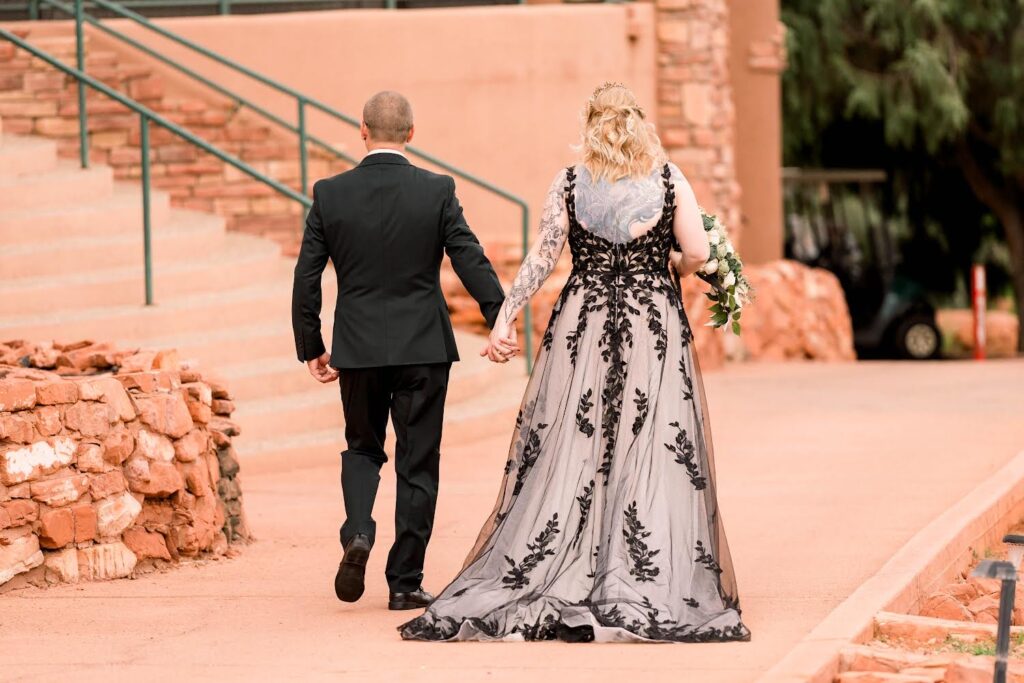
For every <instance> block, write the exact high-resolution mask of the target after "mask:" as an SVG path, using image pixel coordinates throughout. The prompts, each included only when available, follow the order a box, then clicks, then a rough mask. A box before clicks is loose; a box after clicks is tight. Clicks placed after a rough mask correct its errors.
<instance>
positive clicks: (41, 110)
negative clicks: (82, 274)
mask: <svg viewBox="0 0 1024 683" xmlns="http://www.w3.org/2000/svg"><path fill="white" fill-rule="evenodd" d="M22 33H26V39H27V40H28V41H29V42H31V43H32V44H33V45H35V46H36V47H39V48H40V49H42V50H45V51H46V52H47V53H49V54H51V55H53V56H55V57H57V58H59V59H61V60H62V61H63V62H64V63H66V64H74V63H75V37H74V34H73V32H72V30H71V29H70V28H65V29H64V30H59V29H58V28H55V27H53V26H44V27H42V28H40V29H32V30H30V31H22ZM85 70H86V72H87V73H88V74H89V75H90V76H92V77H93V78H96V79H98V80H100V81H102V82H103V83H104V84H106V85H108V86H109V87H111V88H113V89H114V90H117V91H118V92H121V93H123V94H125V95H127V96H128V97H131V98H132V99H134V100H136V101H138V102H139V103H141V104H144V105H145V106H147V107H149V108H150V109H153V110H154V111H157V112H159V113H161V114H163V115H164V116H166V117H167V118H169V119H171V120H172V121H174V122H175V123H177V124H178V125H181V126H183V127H185V128H187V129H188V130H189V131H190V132H192V133H193V134H195V135H197V136H198V137H200V138H202V139H203V140H205V141H207V142H209V143H212V144H215V145H216V146H218V147H219V148H221V149H222V150H224V151H226V152H228V153H230V154H233V155H235V156H237V157H238V158H240V159H242V160H243V161H245V162H246V163H247V164H249V165H250V166H252V167H253V168H254V169H255V170H257V171H259V172H260V173H263V174H265V175H267V176H269V177H271V178H273V179H275V180H277V181H279V182H281V183H284V184H285V185H288V186H290V187H292V188H293V189H298V187H299V184H300V182H299V176H300V174H299V162H298V156H299V149H298V138H297V137H296V136H295V135H294V134H292V133H288V132H287V131H286V130H285V129H284V128H282V127H279V126H276V125H274V124H272V123H270V122H268V121H267V120H265V119H263V118H261V117H259V116H258V115H256V114H254V113H252V112H249V111H248V110H244V109H243V110H240V109H239V108H238V107H237V105H236V104H235V103H234V102H232V101H229V100H228V99H226V98H224V97H222V96H220V95H218V94H217V93H215V92H214V91H212V90H202V89H196V88H189V87H187V86H186V85H184V84H183V81H182V78H181V76H180V75H179V74H178V73H177V72H176V71H173V70H171V69H170V68H169V67H166V66H164V65H162V64H159V63H158V62H154V61H152V60H147V59H145V58H143V57H142V56H140V54H139V53H138V52H135V51H133V50H130V49H128V48H125V47H124V46H123V45H120V44H119V43H117V42H116V41H113V40H112V39H110V38H109V37H106V36H104V35H102V34H99V33H96V32H93V31H88V32H87V34H86V69H85ZM86 110H87V111H88V114H89V118H88V120H89V133H90V135H89V155H90V160H92V161H94V162H96V163H101V164H107V165H109V166H110V167H111V170H112V171H113V174H114V178H115V179H119V180H121V179H128V180H131V179H137V178H139V176H140V174H141V149H140V137H139V121H138V116H137V115H135V114H134V113H133V112H131V111H130V110H128V109H127V108H126V107H124V106H123V105H121V104H120V103H118V102H114V101H112V100H110V99H109V98H108V97H106V96H105V95H103V94H101V93H98V92H96V91H94V90H91V89H89V90H87V91H86ZM0 117H3V118H4V121H5V126H6V129H7V131H8V133H13V134H20V135H36V136H41V137H46V138H49V139H52V140H54V141H56V143H57V152H58V155H59V156H60V157H61V158H67V159H77V158H78V154H79V151H78V145H79V141H78V95H77V83H76V81H75V80H74V79H73V78H71V77H70V76H66V75H64V74H63V73H61V72H59V71H57V70H56V69H54V68H53V67H51V66H50V65H48V64H46V63H45V62H43V61H42V60H39V59H36V58H34V57H31V55H29V54H27V53H25V52H23V51H20V50H17V49H15V46H14V45H13V44H11V43H4V42H0ZM150 142H151V144H152V146H153V155H152V159H151V173H152V178H153V184H154V185H155V186H156V187H158V188H161V189H163V190H164V191H165V192H166V193H167V195H168V196H169V199H170V202H171V205H172V206H174V207H177V208H185V209H197V210H200V211H206V212H209V213H215V214H217V215H220V216H223V217H224V218H225V220H226V222H227V227H228V228H229V229H230V230H233V231H240V232H245V233H248V234H252V235H262V236H268V237H272V238H274V239H275V240H277V241H278V242H279V243H280V244H282V245H284V246H286V247H293V246H294V245H295V244H296V243H297V239H298V235H299V234H300V228H301V224H302V215H301V214H302V208H301V207H300V206H299V205H298V204H297V203H296V202H294V201H292V200H290V199H287V198H286V197H282V196H281V195H279V194H277V193H276V192H275V191H274V190H273V189H271V188H270V187H268V186H266V185H264V184H263V183H261V182H259V181H257V180H254V179H252V178H251V177H249V176H248V175H246V174H244V173H242V172H241V171H238V170H236V169H235V168H233V167H231V166H229V165H228V164H225V163H224V162H222V161H221V160H220V159H217V158H215V157H213V156H211V155H209V154H206V153H204V152H201V151H200V150H199V149H198V148H196V147H194V146H193V145H191V144H189V143H187V142H185V141H184V140H181V139H180V138H178V137H177V136H175V135H174V134H172V133H170V132H169V131H166V130H164V129H162V128H160V127H158V126H153V127H152V128H151V136H150ZM308 151H309V155H310V159H309V174H310V175H309V177H310V178H313V179H315V178H320V177H324V176H327V175H331V174H333V173H337V172H340V171H342V170H345V168H347V167H348V166H347V164H346V163H344V162H342V161H340V160H337V159H334V158H333V157H330V158H329V157H328V156H327V155H326V154H324V153H323V152H322V151H321V150H320V149H319V148H317V147H313V146H311V147H310V148H309V150H308ZM11 153H12V154H14V155H17V152H14V151H12V152H11ZM83 189H84V185H83Z"/></svg>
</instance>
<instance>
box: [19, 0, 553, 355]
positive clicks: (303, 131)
mask: <svg viewBox="0 0 1024 683" xmlns="http://www.w3.org/2000/svg"><path fill="white" fill-rule="evenodd" d="M39 1H40V2H46V3H48V4H50V5H53V6H54V7H56V8H57V9H60V10H61V11H63V12H66V13H69V14H72V15H73V16H74V18H75V35H76V46H77V47H76V50H77V54H78V70H79V71H81V72H83V73H84V71H85V60H84V51H85V48H84V45H85V43H84V38H83V34H82V27H83V24H84V23H88V24H90V25H92V26H94V27H96V28H98V29H100V30H102V31H103V32H105V33H106V34H108V35H110V36H112V37H114V38H116V39H118V40H121V41H122V42H124V43H126V44H128V45H130V46H131V47H134V48H136V49H138V50H140V51H142V52H143V53H145V54H147V55H149V56H150V57H153V58H155V59H157V60H159V61H161V62H162V63H164V64H167V65H169V66H171V67H173V68H175V69H176V70H178V71H180V72H181V73H183V74H185V75H186V76H189V77H191V78H193V79H195V80H197V81H199V82H200V83H202V84H203V85H206V86H207V87H210V88H212V89H213V90H215V91H216V92H218V93H220V94H222V95H224V96H226V97H228V98H230V99H232V100H234V101H235V102H236V103H237V104H238V105H239V106H246V107H249V108H250V109H252V110H253V111H255V112H256V113H258V114H260V115H261V116H263V117H264V118H266V119H268V120H269V121H271V122H273V123H275V124H277V125H279V126H282V127H283V128H285V129H286V130H288V131H290V132H292V133H296V134H297V135H298V138H299V170H300V187H301V189H302V193H303V194H304V195H305V194H308V192H309V187H308V183H309V172H308V158H307V144H306V143H307V142H311V143H313V144H315V145H317V146H318V147H320V148H321V149H323V150H324V151H326V152H328V153H330V154H333V155H335V156H336V157H338V158H340V159H343V160H345V161H347V162H349V163H352V164H355V163H356V160H355V159H354V158H353V157H351V156H349V155H348V154H346V153H345V152H343V151H342V150H340V149H337V148H336V147H334V146H333V145H331V144H330V143H328V142H326V141H324V140H322V139H321V138H319V137H317V136H314V135H310V134H309V132H308V130H307V126H306V111H307V108H313V109H315V110H317V111H320V112H322V113H324V114H327V115H328V116H330V117H332V118H334V119H335V120H338V121H341V122H342V123H345V124H347V125H349V126H353V127H359V126H360V124H361V121H360V120H359V119H357V118H355V117H352V116H349V115H348V114H345V113H343V112H341V111H339V110H337V109H335V108H334V107H332V106H330V105H329V104H327V103H325V102H322V101H320V100H318V99H316V98H314V97H310V96H308V95H306V94H304V93H302V92H300V91H298V90H296V89H294V88H292V87H289V86H287V85H285V84H283V83H280V82H279V81H276V80H274V79H272V78H270V77H269V76H266V75H264V74H261V73H259V72H257V71H254V70H252V69H250V68H248V67H246V66H244V65H242V64H240V63H238V62H236V61H234V60H232V59H229V58H227V57H225V56H223V55H221V54H218V53H216V52H214V51H213V50H210V49H208V48H206V47H203V46H202V45H199V44H198V43H196V42H194V41H191V40H189V39H188V38H185V37H184V36H181V35H178V34H177V33H174V32H173V31H170V30H168V29H166V28H163V27H162V26H158V25H157V24H154V23H153V22H151V21H150V20H149V19H147V18H146V17H144V16H142V15H141V14H139V13H137V12H133V11H131V10H129V9H127V8H125V7H124V6H123V5H121V4H119V3H116V2H112V1H111V0H90V4H92V5H95V6H97V7H101V8H103V9H106V10H108V11H110V12H113V13H114V14H116V15H118V16H120V17H122V18H125V19H128V20H130V21H132V22H134V23H136V24H138V25H140V26H142V27H144V28H146V29H148V30H150V31H152V32H154V33H156V34H157V35H159V36H161V37H163V38H165V39H167V40H170V41H172V42H174V43H177V44H178V45H181V46H183V47H186V48H188V49H190V50H192V51H193V52H196V53H198V54H200V55H202V56H203V57H206V58H207V59H211V60H213V61H215V62H217V63H218V64H220V65H222V66H225V67H228V68H230V69H232V70H234V71H236V72H237V73H240V74H242V75H244V76H247V77H249V78H252V79H254V80H256V81H258V82H259V83H262V84H263V85H265V86H267V87H269V88H272V89H273V90H276V91H277V92H279V93H282V94H284V95H288V96H290V97H293V98H295V102H296V111H297V114H298V116H297V123H296V124H291V123H290V122H288V121H286V120H285V119H282V118H281V117H279V116H277V115H275V114H273V113H272V112H270V111H268V110H267V109H265V108H264V107H262V106H260V105H258V104H256V103H255V102H253V101H251V100H249V99H247V98H244V97H242V96H241V95H239V94H238V93H236V92H234V91H232V90H230V89H228V88H226V87H225V86H222V85H220V84H219V83H216V82H214V81H212V80H211V79H209V78H206V77H204V76H201V75H200V74H197V73H195V72H194V71H192V70H191V69H189V68H188V67H186V66H185V65H183V64H181V63H179V62H177V61H175V60H174V59H172V58H170V57H167V56H166V55H163V54H161V53H159V52H157V51H156V50H154V49H153V48H151V47H149V46H147V45H144V44H143V43H141V42H139V41H137V40H135V39H134V38H131V37H129V36H127V35H125V34H124V33H122V32H120V31H117V30H116V29H113V28H111V27H110V26H107V25H105V24H104V23H103V22H102V21H101V20H100V19H98V18H96V17H94V16H92V15H89V14H86V13H85V11H84V9H83V7H84V4H85V3H84V0H74V6H73V7H70V6H69V5H67V4H65V3H64V2H61V0H39ZM393 1H394V0H389V2H393ZM83 93H84V86H83V85H82V84H81V81H80V82H79V130H80V134H81V136H82V141H83V143H84V142H85V141H86V132H85V131H86V130H87V120H86V119H87V114H86V110H85V96H84V94H83ZM87 148H88V145H87V144H82V149H83V150H85V151H83V152H82V165H83V167H85V166H87V165H88V158H87V154H88V149H87ZM406 151H407V152H409V153H410V154H412V155H415V156H417V157H419V158H420V159H423V160H424V161H427V162H428V163H430V164H433V165H434V166H437V167H438V168H441V169H443V170H445V171H446V172H448V173H451V174H452V175H453V176H456V177H458V178H461V179H462V180H465V181H467V182H469V183H471V184H473V185H476V186H477V187H480V188H482V189H484V190H486V191H487V192H490V193H492V194H494V195H497V196H498V197H500V198H502V199H504V200H506V201H509V202H511V203H513V204H515V205H516V206H517V207H518V208H519V210H520V218H521V226H520V227H521V232H522V252H523V258H524V259H525V258H526V254H527V252H528V251H529V230H530V207H529V205H528V204H527V203H526V201H525V200H523V199H522V198H521V197H519V196H517V195H515V194H512V193H511V192H509V191H507V190H504V189H502V188H500V187H498V186H497V185H495V184H493V183H491V182H489V181H487V180H484V179H483V178H480V177H479V176H476V175H474V174H472V173H470V172H468V171H464V170H462V169H460V168H457V167H455V166H453V165H451V164H449V163H447V162H445V161H443V160H441V159H439V158H438V157H436V156H434V155H433V154H430V153H428V152H426V151H425V150H422V149H419V148H418V147H415V146H413V145H409V146H407V147H406ZM532 319H533V315H532V311H531V307H530V305H529V304H527V306H526V307H525V309H524V312H523V324H524V327H525V329H526V335H525V337H526V339H525V340H524V345H525V352H526V353H525V355H526V364H527V369H528V370H530V369H532V366H533V334H532Z"/></svg>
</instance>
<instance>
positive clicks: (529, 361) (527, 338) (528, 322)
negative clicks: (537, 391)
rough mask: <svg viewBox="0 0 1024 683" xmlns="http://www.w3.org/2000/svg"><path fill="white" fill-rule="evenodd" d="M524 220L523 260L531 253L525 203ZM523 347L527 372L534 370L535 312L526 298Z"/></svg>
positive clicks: (528, 216)
mask: <svg viewBox="0 0 1024 683" xmlns="http://www.w3.org/2000/svg"><path fill="white" fill-rule="evenodd" d="M521 208H522V220H523V225H522V228H523V261H524V262H525V261H526V257H527V255H528V254H529V253H530V209H529V208H528V207H527V206H526V205H525V204H524V205H523V206H522V207H521ZM523 337H524V339H523V347H524V349H525V352H526V374H530V373H532V372H533V313H532V311H531V307H530V300H529V299H527V300H526V305H525V306H524V307H523Z"/></svg>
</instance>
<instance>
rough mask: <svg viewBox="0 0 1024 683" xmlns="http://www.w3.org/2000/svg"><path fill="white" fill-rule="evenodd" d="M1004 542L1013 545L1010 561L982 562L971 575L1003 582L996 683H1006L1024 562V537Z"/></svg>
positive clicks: (1000, 599)
mask: <svg viewBox="0 0 1024 683" xmlns="http://www.w3.org/2000/svg"><path fill="white" fill-rule="evenodd" d="M1003 543H1005V544H1006V545H1007V546H1009V551H1008V553H1007V557H1008V559H1007V560H982V561H981V562H979V563H978V566H977V567H975V568H974V571H973V572H971V576H976V577H978V578H984V579H999V580H1000V581H1001V582H1002V586H1001V589H1000V591H999V624H998V626H997V629H996V666H995V672H994V673H993V675H992V681H993V683H1006V662H1007V658H1008V657H1009V654H1010V619H1011V617H1012V615H1013V598H1014V593H1015V592H1016V588H1017V568H1018V567H1020V563H1021V560H1022V559H1024V536H1022V535H1017V534H1007V535H1006V536H1004V537H1003Z"/></svg>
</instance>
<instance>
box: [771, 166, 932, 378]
mask: <svg viewBox="0 0 1024 683" xmlns="http://www.w3.org/2000/svg"><path fill="white" fill-rule="evenodd" d="M884 182H885V172H884V171H873V170H866V171H862V170H857V171H843V170H809V169H793V168H787V169H783V184H784V194H783V197H784V215H785V224H786V225H785V228H786V247H785V249H786V257H787V258H791V259H794V260H796V261H799V262H801V263H804V264H806V265H808V266H815V267H818V268H825V269H827V270H830V271H831V272H832V273H834V274H835V275H836V277H837V278H838V279H839V282H840V284H841V285H842V287H843V292H844V293H845V294H846V301H847V305H848V306H849V308H850V317H851V319H852V321H853V334H854V345H855V347H856V349H857V355H858V356H859V357H861V358H906V359H915V360H918V359H919V360H925V359H930V358H938V357H939V355H940V352H941V347H942V343H941V342H942V337H941V335H940V334H939V328H938V326H937V325H936V323H935V309H934V307H933V306H932V305H931V303H929V301H928V299H927V298H926V296H925V294H926V293H925V291H924V288H923V287H921V285H920V284H919V283H917V282H916V281H914V280H913V279H911V278H909V277H907V276H906V274H904V273H902V272H901V271H900V267H899V266H900V261H901V259H900V251H899V245H898V244H897V241H896V239H894V237H893V234H892V228H891V226H890V224H889V223H888V222H887V221H886V218H885V216H884V214H883V212H882V209H881V202H880V201H879V199H880V192H881V189H882V187H883V184H884Z"/></svg>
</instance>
